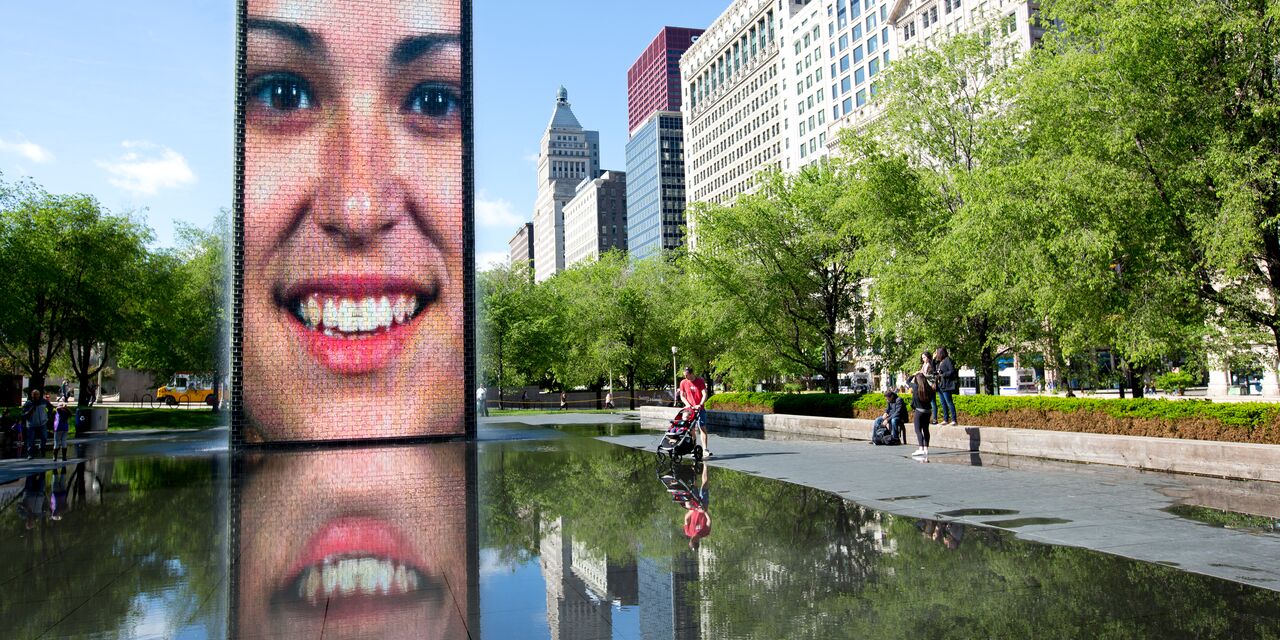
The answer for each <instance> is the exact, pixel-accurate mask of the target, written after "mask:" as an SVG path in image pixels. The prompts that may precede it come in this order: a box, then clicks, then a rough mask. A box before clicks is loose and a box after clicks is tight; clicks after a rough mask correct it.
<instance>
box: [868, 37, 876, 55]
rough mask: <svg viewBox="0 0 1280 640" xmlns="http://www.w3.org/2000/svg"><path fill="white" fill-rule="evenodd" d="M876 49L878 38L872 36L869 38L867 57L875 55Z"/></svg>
mask: <svg viewBox="0 0 1280 640" xmlns="http://www.w3.org/2000/svg"><path fill="white" fill-rule="evenodd" d="M876 48H877V47H876V37H875V36H871V37H870V38H867V55H871V54H873V53H875V52H876Z"/></svg>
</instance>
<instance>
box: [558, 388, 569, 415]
mask: <svg viewBox="0 0 1280 640" xmlns="http://www.w3.org/2000/svg"><path fill="white" fill-rule="evenodd" d="M568 408H569V396H567V395H565V393H564V392H563V391H561V392H560V410H561V411H564V410H566V409H568Z"/></svg>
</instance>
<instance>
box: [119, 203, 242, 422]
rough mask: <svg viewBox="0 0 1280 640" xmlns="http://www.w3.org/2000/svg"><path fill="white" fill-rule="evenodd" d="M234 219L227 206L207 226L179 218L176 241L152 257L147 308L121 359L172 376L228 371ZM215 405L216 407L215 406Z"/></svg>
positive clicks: (219, 375)
mask: <svg viewBox="0 0 1280 640" xmlns="http://www.w3.org/2000/svg"><path fill="white" fill-rule="evenodd" d="M230 233H231V228H230V218H229V216H228V215H227V212H226V211H223V212H222V213H221V214H220V215H219V216H218V218H217V219H216V220H215V221H214V223H213V225H211V226H210V227H209V228H207V229H201V228H199V227H195V226H191V225H187V224H183V223H178V229H177V240H178V242H177V246H176V247H174V248H172V249H169V250H164V251H159V252H156V253H154V254H151V255H149V256H148V258H147V261H146V264H145V268H144V270H145V275H144V276H143V277H142V278H141V282H142V283H143V285H144V287H145V293H144V294H143V309H142V313H141V314H140V315H141V317H140V319H139V325H138V328H137V331H136V332H135V333H134V336H133V339H131V340H130V341H128V342H127V343H125V344H124V345H123V346H122V349H121V353H120V362H121V363H122V364H124V365H126V366H129V367H134V368H138V369H146V370H150V371H154V372H156V373H157V374H158V375H160V376H161V377H163V378H167V377H169V376H170V375H172V374H173V373H175V372H177V371H192V372H199V373H209V374H213V377H214V380H215V383H216V382H217V381H220V380H222V378H223V375H224V374H225V373H226V371H227V370H228V366H229V363H228V362H227V361H226V348H227V345H228V337H229V329H230V326H229V321H230V313H229V293H230V289H229V286H228V285H229V282H230V253H229V251H228V243H229V240H230ZM215 408H216V407H215Z"/></svg>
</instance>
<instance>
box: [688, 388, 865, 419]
mask: <svg viewBox="0 0 1280 640" xmlns="http://www.w3.org/2000/svg"><path fill="white" fill-rule="evenodd" d="M862 397H863V396H861V395H851V394H848V393H771V392H763V393H717V394H715V395H713V396H711V397H710V398H708V399H707V408H708V409H712V410H714V411H742V412H746V413H785V414H789V415H796V416H821V417H825V418H850V417H853V415H854V411H855V409H857V408H858V401H859V399H860V398H862ZM881 402H882V404H883V398H882V399H881Z"/></svg>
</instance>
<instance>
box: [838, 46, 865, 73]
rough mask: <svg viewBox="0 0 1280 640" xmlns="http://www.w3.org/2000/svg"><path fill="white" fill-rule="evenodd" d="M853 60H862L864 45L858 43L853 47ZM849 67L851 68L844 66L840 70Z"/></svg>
mask: <svg viewBox="0 0 1280 640" xmlns="http://www.w3.org/2000/svg"><path fill="white" fill-rule="evenodd" d="M853 61H854V62H862V45H858V46H856V47H854V48H853ZM848 69H849V68H848V67H844V68H843V69H840V70H841V71H847V70H848Z"/></svg>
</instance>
